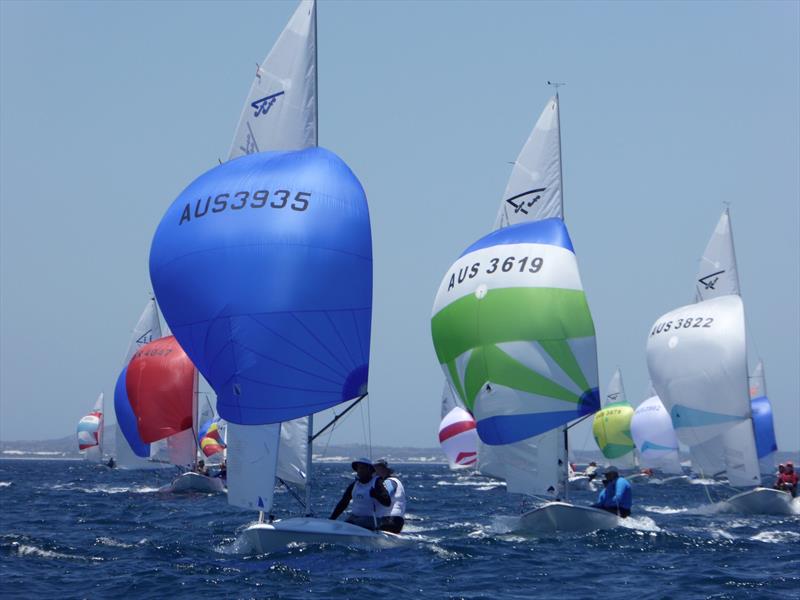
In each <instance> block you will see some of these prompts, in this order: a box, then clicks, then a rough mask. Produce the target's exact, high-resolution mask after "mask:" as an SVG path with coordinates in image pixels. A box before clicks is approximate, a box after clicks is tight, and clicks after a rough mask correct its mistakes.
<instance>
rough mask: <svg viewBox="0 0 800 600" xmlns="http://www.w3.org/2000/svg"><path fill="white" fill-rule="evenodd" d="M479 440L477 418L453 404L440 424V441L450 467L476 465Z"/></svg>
mask: <svg viewBox="0 0 800 600" xmlns="http://www.w3.org/2000/svg"><path fill="white" fill-rule="evenodd" d="M478 441H479V440H478V432H477V431H476V430H475V419H473V418H472V415H471V414H469V412H468V411H466V410H464V409H463V408H461V407H460V406H453V408H452V409H451V410H450V412H448V413H447V414H446V415H445V416H444V418H443V419H442V422H441V423H440V424H439V443H440V444H441V446H442V451H443V452H444V454H445V456H446V457H447V462H448V463H449V465H450V468H451V469H461V468H466V467H473V466H475V464H476V463H477V462H478Z"/></svg>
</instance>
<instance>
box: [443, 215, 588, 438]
mask: <svg viewBox="0 0 800 600" xmlns="http://www.w3.org/2000/svg"><path fill="white" fill-rule="evenodd" d="M431 330H432V335H433V343H434V347H435V349H436V355H437V357H438V359H439V363H440V364H441V366H442V369H443V370H444V373H445V376H446V377H447V378H448V381H449V382H450V384H451V385H452V386H453V389H454V390H455V391H456V393H457V394H458V396H459V397H460V398H461V400H462V401H463V402H464V404H465V406H466V407H467V409H468V410H470V411H471V412H472V414H473V415H474V417H475V419H476V421H477V431H478V435H479V436H480V438H481V440H482V441H483V442H484V443H485V444H488V445H495V446H502V445H507V444H513V443H515V442H519V441H521V440H525V439H528V438H531V437H533V436H536V435H539V434H542V433H545V432H547V431H550V430H553V429H556V428H559V427H561V426H563V425H564V424H566V423H568V422H569V421H571V420H573V419H576V418H578V417H580V416H583V415H587V414H591V413H593V412H596V411H597V410H598V409H599V405H600V401H599V396H598V385H597V351H596V344H595V331H594V323H593V322H592V317H591V314H590V313H589V306H588V304H587V302H586V296H585V294H584V292H583V287H582V285H581V280H580V275H579V273H578V265H577V261H576V259H575V254H574V251H573V249H572V242H571V241H570V239H569V234H568V233H567V229H566V227H565V225H564V223H563V221H561V220H560V219H546V220H543V221H537V222H533V223H523V224H520V225H515V226H511V227H506V228H504V229H500V230H498V231H495V232H493V233H491V234H489V235H488V236H486V237H484V238H482V239H481V240H479V241H477V242H476V243H474V244H473V245H472V246H470V247H469V248H467V250H466V251H464V253H463V254H462V255H461V257H460V258H459V259H458V260H457V261H456V262H455V264H454V265H453V266H452V267H451V268H450V269H449V270H448V272H447V274H446V275H445V277H444V279H443V280H442V283H441V285H440V286H439V291H438V293H437V295H436V300H435V302H434V307H433V316H432V319H431Z"/></svg>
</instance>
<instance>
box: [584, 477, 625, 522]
mask: <svg viewBox="0 0 800 600" xmlns="http://www.w3.org/2000/svg"><path fill="white" fill-rule="evenodd" d="M603 483H604V484H605V487H604V488H603V489H602V490H601V491H600V494H599V495H598V496H597V502H595V503H594V504H592V506H593V507H594V508H602V509H603V510H607V511H608V512H612V513H615V514H617V515H619V516H620V517H623V518H625V517H627V516H628V515H630V514H631V506H632V505H633V494H632V492H631V484H630V483H628V480H627V479H625V478H624V477H620V476H619V471H617V468H616V467H608V468H607V469H606V473H605V479H603Z"/></svg>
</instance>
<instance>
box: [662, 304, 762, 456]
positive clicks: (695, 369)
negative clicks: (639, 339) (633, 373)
mask: <svg viewBox="0 0 800 600" xmlns="http://www.w3.org/2000/svg"><path fill="white" fill-rule="evenodd" d="M647 367H648V369H649V371H650V378H651V379H652V382H653V386H654V387H655V390H656V393H657V394H658V396H659V398H661V401H662V402H663V403H664V406H665V407H666V409H667V410H668V411H669V413H670V416H671V417H672V422H673V425H674V427H675V431H676V433H677V435H678V439H680V440H681V441H682V442H683V443H685V444H688V445H690V446H693V445H695V444H700V443H703V442H705V441H707V440H710V439H711V438H714V437H716V436H718V435H721V434H722V433H724V432H725V431H726V430H727V429H729V428H731V427H733V426H734V425H736V424H737V423H739V422H740V421H742V420H744V419H747V418H749V417H750V398H749V395H748V389H747V353H746V341H745V324H744V307H743V305H742V300H741V298H740V297H739V296H735V295H727V296H720V297H718V298H713V299H711V300H705V301H703V302H699V303H697V304H690V305H688V306H682V307H680V308H677V309H675V310H673V311H670V312H668V313H666V314H665V315H663V316H661V317H659V318H658V320H657V321H656V322H655V323H654V324H653V326H652V328H651V330H650V335H649V337H648V339H647Z"/></svg>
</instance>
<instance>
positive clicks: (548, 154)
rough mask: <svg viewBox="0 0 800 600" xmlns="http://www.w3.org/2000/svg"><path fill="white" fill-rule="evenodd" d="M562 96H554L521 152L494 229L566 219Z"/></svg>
mask: <svg viewBox="0 0 800 600" xmlns="http://www.w3.org/2000/svg"><path fill="white" fill-rule="evenodd" d="M558 110H559V107H558V98H557V97H556V96H554V97H552V98H550V100H549V101H548V103H547V106H545V108H544V111H542V114H541V115H540V116H539V120H538V121H536V126H535V127H534V128H533V131H531V134H530V136H529V137H528V141H527V142H525V146H523V148H522V151H521V152H520V153H519V156H518V157H517V160H516V162H514V168H513V169H512V171H511V177H510V178H509V180H508V184H507V185H506V191H505V193H504V194H503V201H502V203H501V205H500V210H499V211H498V213H497V218H496V219H495V224H494V228H495V229H500V228H502V227H507V226H508V225H516V224H517V223H526V222H530V221H538V220H541V219H548V218H551V217H557V218H559V219H562V218H563V216H564V210H563V206H562V189H561V188H562V183H561V137H560V134H559V126H560V124H559V116H558Z"/></svg>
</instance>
